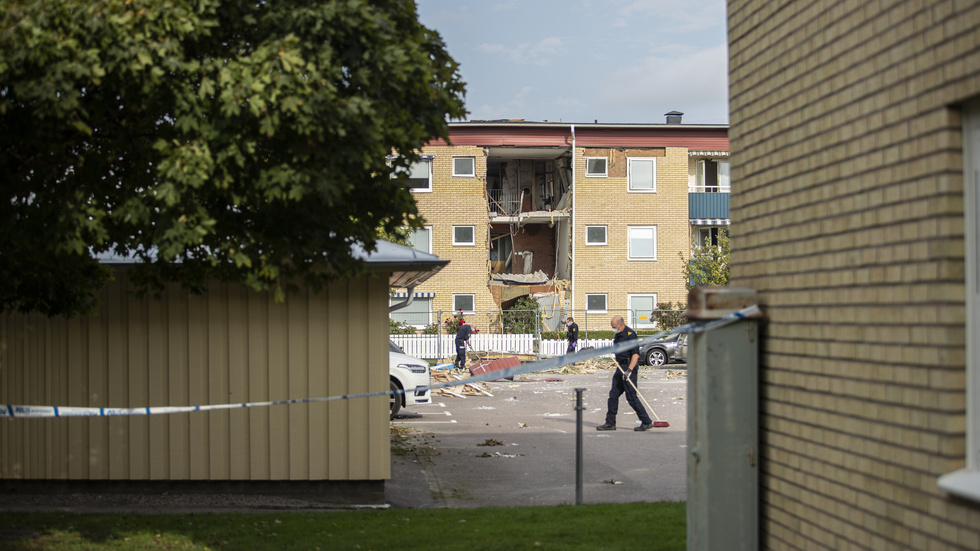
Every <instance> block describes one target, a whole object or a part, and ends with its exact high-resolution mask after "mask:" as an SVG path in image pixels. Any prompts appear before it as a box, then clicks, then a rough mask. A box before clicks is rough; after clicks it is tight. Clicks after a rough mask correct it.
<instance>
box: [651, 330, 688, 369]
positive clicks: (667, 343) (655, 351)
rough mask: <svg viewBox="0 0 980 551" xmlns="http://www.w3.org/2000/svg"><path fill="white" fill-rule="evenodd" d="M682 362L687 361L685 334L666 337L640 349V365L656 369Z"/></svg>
mask: <svg viewBox="0 0 980 551" xmlns="http://www.w3.org/2000/svg"><path fill="white" fill-rule="evenodd" d="M641 338H642V337H641ZM684 361H687V334H686V333H681V334H675V335H668V336H666V337H664V338H662V339H657V340H655V341H652V342H649V343H646V344H644V345H643V346H641V347H640V363H644V364H646V365H652V366H654V367H656V366H661V365H665V364H669V363H671V362H684Z"/></svg>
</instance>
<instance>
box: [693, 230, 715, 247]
mask: <svg viewBox="0 0 980 551" xmlns="http://www.w3.org/2000/svg"><path fill="white" fill-rule="evenodd" d="M720 229H721V228H698V230H697V232H698V236H697V239H696V241H695V242H694V248H695V249H700V248H701V246H702V245H718V230H720Z"/></svg>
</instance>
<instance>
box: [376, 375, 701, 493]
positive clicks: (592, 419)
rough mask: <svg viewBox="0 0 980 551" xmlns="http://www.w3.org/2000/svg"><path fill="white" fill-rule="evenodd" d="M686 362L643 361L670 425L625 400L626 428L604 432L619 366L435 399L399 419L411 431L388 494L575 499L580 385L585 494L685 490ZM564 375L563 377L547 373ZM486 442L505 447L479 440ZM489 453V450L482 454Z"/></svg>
mask: <svg viewBox="0 0 980 551" xmlns="http://www.w3.org/2000/svg"><path fill="white" fill-rule="evenodd" d="M685 367H686V366H684V365H680V366H678V365H671V366H669V368H667V369H653V368H649V367H644V368H643V369H642V371H641V374H640V384H639V387H640V392H641V393H642V394H643V395H644V396H645V397H646V398H647V400H648V401H649V402H650V404H651V406H653V408H654V411H655V412H656V414H657V415H658V416H659V417H660V418H661V419H663V420H665V421H667V422H669V423H670V427H668V428H655V429H651V430H649V431H646V432H634V431H633V430H632V429H633V427H635V426H637V425H638V424H639V421H638V420H637V418H636V415H635V414H634V413H633V410H632V409H631V408H630V407H629V405H628V404H627V403H626V398H625V396H623V397H622V398H620V410H619V412H620V414H619V418H618V420H617V425H618V430H616V431H609V432H599V431H596V429H595V427H596V426H598V425H600V424H602V423H603V421H604V414H605V408H606V398H607V395H608V389H609V383H610V378H611V377H612V372H611V371H599V372H597V373H595V374H589V375H551V374H532V375H528V376H525V377H526V378H528V379H532V380H531V381H514V382H511V381H498V382H492V383H490V387H491V392H492V393H493V397H468V398H466V399H460V398H452V397H437V398H436V399H435V400H434V403H433V404H432V405H427V406H414V407H412V408H409V409H408V414H409V415H407V416H406V418H399V419H396V420H395V421H394V422H393V426H394V427H395V428H396V429H399V430H398V432H407V435H406V437H407V438H408V443H407V444H406V445H404V446H403V447H404V448H405V449H406V450H407V452H408V453H407V454H406V455H393V461H392V480H391V481H390V482H389V484H388V486H387V490H386V499H387V500H388V502H389V504H390V505H391V506H392V507H484V506H518V505H520V506H523V505H557V504H568V503H574V502H575V411H574V399H575V392H574V389H575V388H577V387H581V388H586V389H587V390H586V391H585V393H584V402H585V412H584V420H583V425H584V439H583V440H584V441H583V445H584V451H583V455H584V457H583V459H584V461H583V465H584V468H583V482H584V484H583V501H584V502H585V503H629V502H636V501H680V500H684V499H685V498H686V481H685V474H686V463H685V461H686V445H685V444H686V427H687V422H686V413H687V405H686V396H687V379H686V377H678V378H672V379H670V378H667V373H668V370H674V371H680V372H682V373H685V374H686V371H685ZM546 378H560V379H561V381H546V380H544V379H546ZM488 440H494V441H497V442H501V443H502V444H503V445H502V446H480V445H479V444H483V443H486V442H487V441H488ZM484 454H487V455H489V457H483V455H484Z"/></svg>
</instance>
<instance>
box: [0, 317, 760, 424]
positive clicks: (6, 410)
mask: <svg viewBox="0 0 980 551" xmlns="http://www.w3.org/2000/svg"><path fill="white" fill-rule="evenodd" d="M760 312H761V311H760V310H759V307H758V306H750V307H748V308H744V309H742V310H738V311H736V312H733V313H731V314H728V315H726V316H724V317H722V318H719V319H717V320H713V321H709V322H694V323H688V324H686V325H682V326H680V327H677V328H675V329H672V330H670V331H663V332H660V333H657V334H655V335H650V336H649V337H644V338H642V339H638V340H636V341H626V342H620V343H617V344H612V345H610V346H605V347H602V348H594V349H590V350H580V351H578V352H573V353H571V354H563V355H561V356H555V357H553V358H548V359H546V360H539V361H536V362H528V363H524V364H520V365H517V366H514V367H509V368H506V369H501V370H498V371H492V372H489V373H484V374H482V375H477V376H473V377H468V378H466V379H464V380H462V381H447V382H443V383H436V384H434V385H430V386H429V387H428V389H429V390H437V389H440V388H447V387H452V386H458V385H460V384H463V383H480V382H484V381H492V380H496V379H504V378H509V377H514V376H516V375H524V374H526V373H533V372H535V371H543V370H545V369H554V368H557V367H562V366H564V365H569V364H574V363H578V362H582V361H585V360H590V359H592V358H596V357H599V356H606V355H609V354H615V353H617V352H622V351H624V350H629V349H630V348H634V347H637V346H642V345H643V344H645V343H647V342H651V341H654V340H657V339H661V338H663V337H665V336H669V335H674V334H678V333H704V332H707V331H712V330H714V329H718V328H721V327H724V326H726V325H730V324H732V323H735V322H737V321H740V320H743V319H746V318H750V317H755V316H757V315H758V314H759V313H760ZM419 388H421V387H419ZM416 390H418V388H413V389H410V391H413V392H414V391H416ZM404 393H405V391H404V390H402V389H398V390H382V391H377V392H364V393H360V394H343V395H336V396H325V397H320V398H295V399H292V400H268V401H262V402H240V403H233V404H208V405H200V406H153V407H141V408H97V407H74V406H21V405H11V404H0V418H2V417H12V418H33V419H38V418H51V417H117V416H131V415H160V414H171V413H192V412H196V411H220V410H227V409H240V408H257V407H269V406H284V405H291V404H315V403H320V402H334V401H339V400H352V399H355V398H372V397H375V396H390V395H394V394H404Z"/></svg>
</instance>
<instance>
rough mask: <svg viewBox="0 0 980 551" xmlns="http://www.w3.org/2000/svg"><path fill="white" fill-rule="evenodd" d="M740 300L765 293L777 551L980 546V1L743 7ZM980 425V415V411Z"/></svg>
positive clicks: (734, 39)
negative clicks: (968, 467)
mask: <svg viewBox="0 0 980 551" xmlns="http://www.w3.org/2000/svg"><path fill="white" fill-rule="evenodd" d="M728 13H729V33H728V34H729V48H730V50H729V67H730V75H731V80H730V106H731V121H732V122H731V128H730V138H731V149H732V180H733V181H734V182H735V185H734V186H733V191H732V196H731V218H732V223H733V225H735V227H737V231H735V232H734V233H733V236H732V251H733V253H732V254H733V256H732V284H733V285H739V286H746V287H751V288H754V289H756V290H758V291H759V293H760V297H761V301H762V303H763V306H764V307H765V310H766V314H767V316H768V322H767V324H766V326H765V338H764V339H763V341H762V350H761V355H760V357H761V365H760V376H761V385H762V386H761V389H760V397H761V400H762V403H761V406H760V413H761V427H760V429H761V431H760V436H761V446H762V453H761V457H762V461H761V475H762V476H761V489H760V492H761V495H760V503H761V515H762V518H761V519H760V526H761V538H762V539H761V541H762V548H766V549H921V550H933V549H974V550H975V549H978V548H980V504H978V503H975V502H971V501H967V500H960V499H957V498H953V497H952V496H950V495H949V494H947V493H945V492H943V491H941V490H940V489H939V488H938V486H937V479H938V477H939V476H941V475H943V474H945V473H949V472H951V471H954V470H956V469H959V468H961V467H963V465H964V460H965V453H966V452H965V425H966V419H965V416H966V405H965V404H966V392H965V387H966V382H965V380H966V376H965V342H966V339H967V338H973V339H976V338H977V337H976V336H975V335H974V336H970V337H968V336H967V335H966V334H965V291H964V246H963V241H964V218H963V217H964V211H963V180H962V170H963V164H962V163H963V161H962V143H961V124H960V116H959V111H958V105H959V104H961V103H962V102H964V101H967V100H970V99H974V98H977V97H980V40H978V38H977V37H978V36H980V35H978V30H977V26H978V22H980V2H977V1H975V0H971V1H964V2H952V1H940V0H920V1H916V2H908V1H899V0H884V1H881V2H873V3H867V2H841V1H831V0H817V1H812V2H792V1H789V0H777V1H772V0H729V2H728ZM973 414H974V415H977V414H978V412H975V411H974V412H973Z"/></svg>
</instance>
